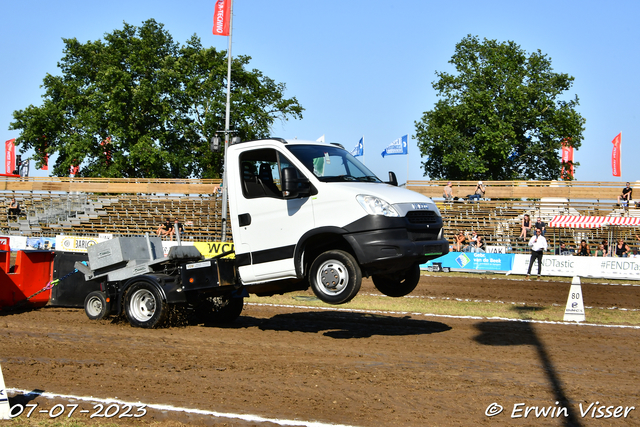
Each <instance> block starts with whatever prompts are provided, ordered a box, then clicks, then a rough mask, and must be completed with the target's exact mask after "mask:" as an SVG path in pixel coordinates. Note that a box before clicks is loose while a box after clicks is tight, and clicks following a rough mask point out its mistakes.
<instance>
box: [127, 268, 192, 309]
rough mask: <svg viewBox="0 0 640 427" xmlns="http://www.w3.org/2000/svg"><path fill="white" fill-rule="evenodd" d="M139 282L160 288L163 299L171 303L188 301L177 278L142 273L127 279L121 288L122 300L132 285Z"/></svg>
mask: <svg viewBox="0 0 640 427" xmlns="http://www.w3.org/2000/svg"><path fill="white" fill-rule="evenodd" d="M138 282H146V283H148V284H150V285H152V286H154V287H155V288H156V289H158V292H160V295H161V296H162V299H163V300H164V301H166V302H167V303H169V304H173V303H181V302H187V299H186V297H185V295H184V292H183V291H182V288H181V287H180V286H179V284H178V282H177V278H176V277H175V276H169V275H167V274H141V275H140V276H134V277H132V278H130V279H127V281H126V282H124V284H123V286H122V289H121V290H120V296H119V297H120V298H119V299H120V301H124V295H125V293H126V292H127V290H128V289H129V288H130V287H131V285H133V284H134V283H138Z"/></svg>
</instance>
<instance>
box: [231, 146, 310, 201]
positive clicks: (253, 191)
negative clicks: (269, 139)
mask: <svg viewBox="0 0 640 427" xmlns="http://www.w3.org/2000/svg"><path fill="white" fill-rule="evenodd" d="M240 165H241V168H240V169H241V171H240V173H241V174H242V175H241V180H242V193H243V194H244V196H245V197H246V198H247V199H255V198H259V197H273V198H277V199H282V198H283V197H282V187H281V186H280V170H281V169H282V168H285V167H292V166H293V165H292V164H291V162H290V161H289V160H288V159H287V158H286V157H284V156H283V155H281V154H280V153H279V152H277V151H276V150H273V149H268V148H264V149H260V150H252V151H245V152H244V153H242V154H241V155H240ZM298 174H299V171H298Z"/></svg>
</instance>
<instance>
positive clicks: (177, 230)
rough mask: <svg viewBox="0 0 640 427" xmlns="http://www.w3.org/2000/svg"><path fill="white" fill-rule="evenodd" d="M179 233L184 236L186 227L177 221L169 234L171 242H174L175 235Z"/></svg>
mask: <svg viewBox="0 0 640 427" xmlns="http://www.w3.org/2000/svg"><path fill="white" fill-rule="evenodd" d="M178 233H180V237H182V236H183V235H184V227H183V226H182V224H181V223H180V222H178V220H177V219H176V220H175V221H174V222H173V227H171V231H170V232H169V240H173V235H174V234H176V235H178Z"/></svg>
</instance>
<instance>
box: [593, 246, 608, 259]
mask: <svg viewBox="0 0 640 427" xmlns="http://www.w3.org/2000/svg"><path fill="white" fill-rule="evenodd" d="M594 256H607V250H606V249H605V248H604V245H603V244H602V243H600V245H598V249H596V253H595V255H594Z"/></svg>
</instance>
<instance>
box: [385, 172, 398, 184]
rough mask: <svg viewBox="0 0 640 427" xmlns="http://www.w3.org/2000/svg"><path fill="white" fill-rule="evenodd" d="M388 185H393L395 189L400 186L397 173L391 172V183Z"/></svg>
mask: <svg viewBox="0 0 640 427" xmlns="http://www.w3.org/2000/svg"><path fill="white" fill-rule="evenodd" d="M387 184H389V185H393V186H394V187H397V186H398V178H396V174H395V172H393V171H389V182H387Z"/></svg>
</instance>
